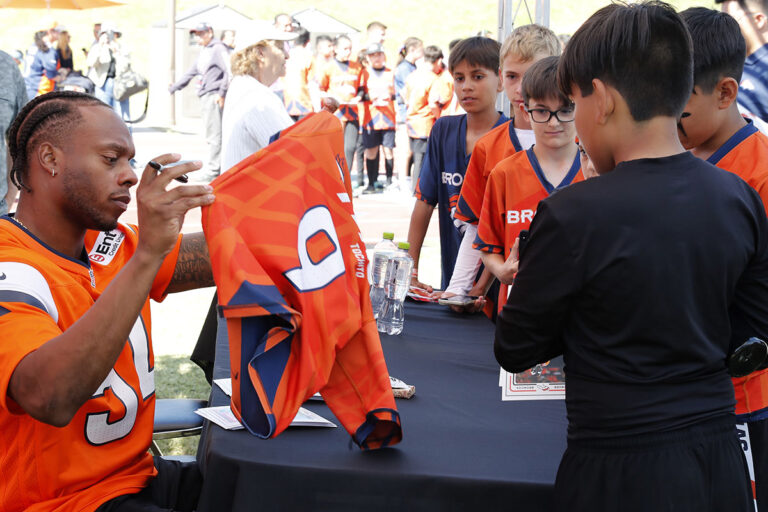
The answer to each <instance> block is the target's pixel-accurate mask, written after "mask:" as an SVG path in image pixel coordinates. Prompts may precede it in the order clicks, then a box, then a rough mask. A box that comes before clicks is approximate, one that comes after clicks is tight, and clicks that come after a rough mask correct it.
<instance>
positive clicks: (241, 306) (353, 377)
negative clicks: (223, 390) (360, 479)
mask: <svg viewBox="0 0 768 512" xmlns="http://www.w3.org/2000/svg"><path fill="white" fill-rule="evenodd" d="M343 154H344V141H343V135H342V130H341V123H339V121H338V120H337V119H336V118H335V117H334V116H332V115H331V114H328V113H325V112H321V113H318V114H312V115H310V116H308V117H306V118H304V119H303V120H301V121H300V122H298V123H296V124H295V125H293V126H291V127H290V128H288V129H286V130H284V131H283V132H282V133H281V134H279V138H277V140H276V141H275V142H273V143H271V144H270V145H269V146H267V147H266V148H264V149H262V150H261V151H259V152H257V153H255V154H253V155H251V156H250V157H248V158H246V159H245V160H243V161H242V162H240V163H239V164H237V165H236V166H235V167H233V168H232V169H230V170H229V171H227V172H226V173H224V174H223V175H222V176H220V177H219V178H218V179H216V180H215V181H214V182H212V186H213V187H214V193H215V195H216V201H215V202H214V203H213V204H212V205H210V206H208V207H205V208H203V229H204V231H205V236H206V240H207V242H208V248H209V251H210V254H211V262H212V265H213V273H214V278H215V280H216V285H217V288H218V294H219V304H220V306H219V307H220V313H221V315H223V317H224V318H225V319H226V322H227V330H228V335H229V346H230V365H231V371H232V402H231V408H232V411H233V412H234V414H235V415H236V416H237V417H238V419H240V421H241V422H242V423H243V425H245V427H246V428H247V429H248V430H249V431H251V432H252V433H253V434H255V435H257V436H259V437H263V438H268V437H274V436H277V435H278V434H280V432H282V431H283V430H284V429H285V428H287V427H288V426H289V425H290V423H291V421H292V420H293V418H294V417H295V416H296V413H297V412H298V410H299V407H300V406H301V404H302V403H304V401H305V400H307V399H308V398H309V397H310V396H312V395H313V394H314V393H316V392H317V391H319V392H320V393H321V395H322V396H323V398H324V399H325V401H326V403H327V404H328V406H329V407H330V409H331V411H332V412H333V413H334V414H335V415H336V417H337V418H338V420H339V421H340V422H341V423H342V425H343V426H344V428H346V430H347V432H349V433H350V435H351V436H352V438H353V440H354V441H355V443H357V444H358V445H359V446H360V447H361V448H362V449H364V450H370V449H377V448H381V447H385V446H390V445H393V444H396V443H398V442H400V440H401V439H402V429H401V426H400V415H399V413H398V412H397V409H396V406H395V401H394V397H393V395H392V389H391V385H390V382H389V373H388V371H387V365H386V362H385V360H384V354H383V352H382V349H381V342H380V340H379V335H378V331H377V330H376V322H375V320H374V318H373V313H372V310H371V304H370V299H369V296H368V290H369V285H368V280H367V277H366V268H367V257H366V253H365V245H364V244H363V241H362V240H361V238H360V233H359V228H358V226H357V224H356V223H355V220H354V218H353V216H352V215H353V209H352V202H351V185H350V183H349V171H348V169H347V165H346V162H345V161H344V158H343V156H341V155H343Z"/></svg>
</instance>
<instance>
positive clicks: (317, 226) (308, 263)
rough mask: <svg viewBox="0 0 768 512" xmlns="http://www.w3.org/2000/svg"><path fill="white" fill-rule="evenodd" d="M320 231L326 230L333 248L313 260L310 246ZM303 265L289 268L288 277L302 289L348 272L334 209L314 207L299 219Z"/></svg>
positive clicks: (311, 287) (300, 253)
mask: <svg viewBox="0 0 768 512" xmlns="http://www.w3.org/2000/svg"><path fill="white" fill-rule="evenodd" d="M318 233H325V234H326V235H327V236H328V238H329V239H330V241H331V242H332V243H333V246H334V247H333V251H332V252H331V253H330V254H328V255H326V256H325V257H324V258H323V259H322V260H320V261H318V262H314V261H312V258H311V257H310V256H309V250H308V249H307V243H309V240H310V239H311V238H312V237H314V236H315V235H317V234H318ZM297 249H298V251H299V263H300V266H299V267H297V268H292V269H291V270H288V271H287V272H285V277H286V278H288V280H289V281H290V282H291V284H292V285H293V286H294V287H296V289H298V290H299V291H301V292H309V291H312V290H318V289H320V288H324V287H325V286H328V285H329V284H331V283H332V282H333V280H334V279H336V278H337V277H339V276H342V275H344V272H345V267H344V257H343V256H342V254H341V251H340V250H339V236H338V235H337V234H336V228H335V227H334V225H333V218H332V217H331V212H330V211H328V208H326V207H325V206H315V207H313V208H310V209H309V210H307V211H306V213H305V214H304V217H302V218H301V221H299V236H298V242H297Z"/></svg>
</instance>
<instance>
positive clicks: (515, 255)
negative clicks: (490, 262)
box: [498, 237, 520, 285]
mask: <svg viewBox="0 0 768 512" xmlns="http://www.w3.org/2000/svg"><path fill="white" fill-rule="evenodd" d="M519 250H520V237H518V238H515V244H514V245H513V246H512V249H511V250H510V251H509V257H508V258H507V260H506V261H505V262H504V265H502V267H501V272H500V273H499V276H498V278H499V281H501V282H502V283H504V284H507V285H511V284H512V283H513V282H514V281H515V274H517V269H518V266H519V264H520V256H519Z"/></svg>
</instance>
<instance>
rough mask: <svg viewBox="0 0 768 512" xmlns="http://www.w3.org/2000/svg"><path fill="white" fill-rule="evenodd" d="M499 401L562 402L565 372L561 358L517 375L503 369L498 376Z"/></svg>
mask: <svg viewBox="0 0 768 512" xmlns="http://www.w3.org/2000/svg"><path fill="white" fill-rule="evenodd" d="M499 386H501V399H502V400H504V401H512V400H562V399H564V398H565V372H564V371H563V358H562V357H556V358H555V359H552V360H551V361H549V362H547V363H544V364H542V365H541V368H540V371H539V369H538V368H536V367H534V368H532V369H530V370H525V371H523V372H519V373H509V372H507V371H505V370H504V369H503V368H502V369H501V372H500V375H499Z"/></svg>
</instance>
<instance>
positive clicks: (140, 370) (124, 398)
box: [85, 315, 155, 445]
mask: <svg viewBox="0 0 768 512" xmlns="http://www.w3.org/2000/svg"><path fill="white" fill-rule="evenodd" d="M128 343H129V344H130V346H131V351H132V352H133V364H134V367H135V368H136V373H137V375H138V377H139V388H140V390H141V400H146V399H147V398H149V397H150V396H152V395H153V394H154V392H155V369H154V368H152V367H150V364H149V336H147V329H146V327H145V326H144V321H143V320H142V318H141V315H139V318H137V319H136V323H134V324H133V328H132V329H131V334H130V336H129V338H128ZM107 389H111V390H112V393H113V394H114V395H115V397H116V398H117V399H118V400H120V401H121V402H122V403H123V406H124V407H125V415H124V416H123V417H122V418H120V419H119V420H116V421H113V422H111V423H110V421H109V414H110V412H109V411H104V412H99V413H92V414H89V415H88V417H87V419H86V421H85V437H86V439H87V440H88V442H89V443H91V444H95V445H102V444H107V443H111V442H112V441H117V440H118V439H122V438H124V437H125V436H127V435H128V434H130V433H131V430H133V425H134V424H135V423H136V412H137V411H138V408H139V397H138V396H137V394H136V391H135V390H134V389H133V388H132V387H131V386H130V385H129V384H128V383H127V382H126V381H125V379H123V378H122V377H121V376H120V375H119V374H118V373H117V372H116V371H115V370H114V368H113V369H112V370H110V372H109V375H107V378H106V379H104V382H102V383H101V385H100V386H99V388H98V389H97V390H96V392H95V393H94V394H93V396H92V398H98V397H102V396H104V393H105V392H106V390H107Z"/></svg>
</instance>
